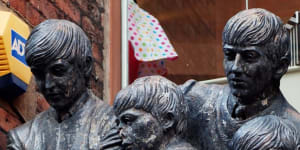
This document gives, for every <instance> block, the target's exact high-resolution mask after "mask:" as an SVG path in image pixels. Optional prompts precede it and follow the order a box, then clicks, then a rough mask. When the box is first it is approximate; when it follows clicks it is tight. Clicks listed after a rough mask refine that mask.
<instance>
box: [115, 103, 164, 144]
mask: <svg viewBox="0 0 300 150" xmlns="http://www.w3.org/2000/svg"><path fill="white" fill-rule="evenodd" d="M118 121H119V128H120V135H121V137H122V139H123V145H124V146H125V147H126V149H131V150H141V149H143V150H155V149H157V147H158V146H159V145H160V143H161V141H160V140H162V136H163V128H162V127H161V125H160V124H159V122H158V121H157V119H155V118H154V117H153V116H152V115H151V114H150V113H147V112H145V111H143V110H138V109H135V108H131V109H128V110H126V111H124V112H123V113H121V114H120V115H119V116H118Z"/></svg>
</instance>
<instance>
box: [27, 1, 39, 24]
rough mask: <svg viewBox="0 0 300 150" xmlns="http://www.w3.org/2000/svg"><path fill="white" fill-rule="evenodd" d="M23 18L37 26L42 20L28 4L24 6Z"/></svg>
mask: <svg viewBox="0 0 300 150" xmlns="http://www.w3.org/2000/svg"><path fill="white" fill-rule="evenodd" d="M24 16H25V18H26V19H27V20H28V21H29V22H30V23H31V24H32V25H33V26H35V25H38V24H39V23H40V22H41V21H42V20H41V18H42V16H41V14H40V13H39V12H38V11H37V10H36V8H34V7H33V6H32V5H31V4H30V3H27V4H26V12H25V15H24Z"/></svg>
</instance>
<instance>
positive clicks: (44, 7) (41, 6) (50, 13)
mask: <svg viewBox="0 0 300 150" xmlns="http://www.w3.org/2000/svg"><path fill="white" fill-rule="evenodd" d="M30 3H31V4H32V5H33V7H35V8H37V9H38V10H39V11H41V12H42V14H43V15H44V16H45V17H46V18H47V19H50V18H59V17H60V16H63V15H62V13H61V12H60V11H59V10H58V9H57V8H56V7H54V5H53V4H52V3H50V2H48V1H46V0H30Z"/></svg>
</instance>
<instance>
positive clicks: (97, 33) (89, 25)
mask: <svg viewBox="0 0 300 150" xmlns="http://www.w3.org/2000/svg"><path fill="white" fill-rule="evenodd" d="M82 28H83V30H84V31H85V33H86V34H87V35H88V36H89V38H90V40H91V42H97V43H103V39H104V36H103V31H101V30H100V28H97V27H95V26H94V24H93V22H92V21H91V19H90V18H88V17H87V16H84V17H83V18H82Z"/></svg>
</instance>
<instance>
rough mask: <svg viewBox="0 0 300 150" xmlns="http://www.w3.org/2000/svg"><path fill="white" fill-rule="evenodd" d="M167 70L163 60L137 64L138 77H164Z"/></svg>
mask: <svg viewBox="0 0 300 150" xmlns="http://www.w3.org/2000/svg"><path fill="white" fill-rule="evenodd" d="M166 74H167V69H166V66H165V60H158V61H151V62H142V63H140V64H139V69H138V77H144V76H151V75H162V76H164V75H166Z"/></svg>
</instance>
